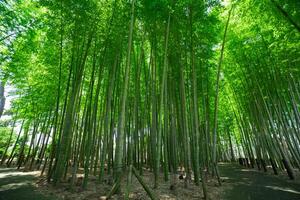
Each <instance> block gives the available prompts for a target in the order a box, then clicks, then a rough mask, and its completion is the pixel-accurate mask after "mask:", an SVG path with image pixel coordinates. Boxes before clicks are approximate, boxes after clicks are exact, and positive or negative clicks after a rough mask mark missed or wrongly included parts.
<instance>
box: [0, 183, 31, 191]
mask: <svg viewBox="0 0 300 200" xmlns="http://www.w3.org/2000/svg"><path fill="white" fill-rule="evenodd" d="M25 185H26V186H27V185H30V182H29V181H25V182H22V183H10V184H6V185H2V186H1V188H0V192H3V191H5V190H13V189H16V188H19V187H21V186H25Z"/></svg>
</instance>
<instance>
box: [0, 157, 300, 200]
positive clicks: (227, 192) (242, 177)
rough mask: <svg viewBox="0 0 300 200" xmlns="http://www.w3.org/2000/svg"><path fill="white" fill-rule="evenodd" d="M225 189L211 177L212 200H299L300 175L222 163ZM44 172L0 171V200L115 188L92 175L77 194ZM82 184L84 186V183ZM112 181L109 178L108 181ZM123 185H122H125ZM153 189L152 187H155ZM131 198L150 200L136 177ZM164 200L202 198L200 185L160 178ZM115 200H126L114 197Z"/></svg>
mask: <svg viewBox="0 0 300 200" xmlns="http://www.w3.org/2000/svg"><path fill="white" fill-rule="evenodd" d="M219 168H220V173H221V179H222V186H221V187H219V186H218V184H217V182H216V181H215V180H212V179H210V178H208V183H207V185H208V197H209V199H211V200H268V199H271V200H299V199H300V181H299V179H300V174H299V173H298V171H297V173H296V180H294V181H292V180H289V179H288V177H287V176H286V175H285V174H284V173H281V174H280V175H278V176H275V175H273V174H272V171H271V170H269V171H268V172H266V173H265V172H262V171H257V169H248V168H242V167H240V166H238V165H236V164H222V163H221V164H220V165H219ZM39 174H40V172H39V171H34V172H20V171H17V170H15V169H12V168H0V200H71V199H72V200H85V199H86V200H87V199H88V200H100V199H102V197H103V196H105V195H106V194H107V193H108V191H109V190H110V189H111V187H112V186H111V185H110V184H108V183H106V184H97V183H96V182H97V179H96V177H93V176H91V181H90V182H89V184H88V188H87V190H85V191H82V189H81V187H80V186H75V188H74V191H70V190H69V189H68V185H69V183H63V184H62V185H60V187H58V188H54V187H52V186H51V185H49V184H47V183H46V181H45V178H40V177H39ZM143 179H144V181H145V182H146V183H147V184H148V186H152V183H153V179H152V174H151V173H150V172H147V171H145V173H144V175H143ZM78 180H79V182H78V183H77V184H78V185H80V184H81V182H80V180H81V181H82V179H80V178H79V179H78ZM107 181H108V182H109V179H107ZM125 184H126V183H123V184H122V185H125ZM151 189H152V188H151ZM131 190H132V192H131V193H130V199H134V200H144V199H145V200H146V199H149V198H148V197H147V195H146V193H145V191H144V190H143V188H142V186H141V185H140V184H139V183H138V181H137V180H136V179H135V178H133V183H132V186H131ZM152 191H154V193H155V195H156V196H158V197H159V199H161V200H186V199H200V198H201V197H202V196H203V195H202V190H201V187H200V186H195V185H194V184H192V183H191V184H190V185H189V187H188V188H184V181H183V180H180V179H178V180H177V186H176V190H170V182H164V181H163V175H162V176H161V177H160V183H159V188H158V189H155V190H154V189H152ZM112 199H115V200H117V199H123V196H118V195H114V196H113V198H112Z"/></svg>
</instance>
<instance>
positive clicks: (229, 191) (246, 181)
mask: <svg viewBox="0 0 300 200" xmlns="http://www.w3.org/2000/svg"><path fill="white" fill-rule="evenodd" d="M220 172H221V177H222V178H223V179H224V184H223V186H224V190H223V194H222V195H221V196H222V199H223V200H269V199H270V200H300V182H299V179H300V177H299V175H298V176H297V177H296V180H289V178H288V177H287V176H286V175H285V174H282V175H278V176H276V175H273V174H272V171H271V170H269V171H268V172H262V171H258V170H257V169H248V168H242V167H240V166H239V165H233V164H221V165H220Z"/></svg>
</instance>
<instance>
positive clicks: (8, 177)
mask: <svg viewBox="0 0 300 200" xmlns="http://www.w3.org/2000/svg"><path fill="white" fill-rule="evenodd" d="M38 175H39V172H20V171H17V170H15V169H12V168H0V200H56V199H57V198H55V197H51V196H45V195H44V194H42V193H41V192H39V191H38V190H37V188H36V187H35V186H34V184H35V182H36V180H37V176H38Z"/></svg>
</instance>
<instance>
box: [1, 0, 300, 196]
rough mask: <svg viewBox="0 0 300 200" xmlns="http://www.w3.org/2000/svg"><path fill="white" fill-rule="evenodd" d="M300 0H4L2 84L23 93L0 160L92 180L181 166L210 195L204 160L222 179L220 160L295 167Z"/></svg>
mask: <svg viewBox="0 0 300 200" xmlns="http://www.w3.org/2000/svg"><path fill="white" fill-rule="evenodd" d="M299 10H300V3H299V2H296V1H293V0H288V1H285V3H282V2H281V1H277V0H263V1H250V0H245V1H241V2H240V1H237V2H234V1H232V2H229V1H228V2H227V1H225V2H220V1H218V0H209V1H206V0H204V1H196V0H182V1H177V0H155V1H154V0H152V1H151V0H140V1H138V0H131V1H124V0H111V1H101V0H99V1H93V0H92V1H87V0H80V1H74V0H66V1H63V0H55V1H48V0H39V1H32V0H25V1H13V0H5V1H2V2H1V3H0V12H1V18H0V21H1V24H0V29H1V32H0V52H1V54H0V62H1V63H0V64H1V81H2V82H1V86H2V87H4V86H3V85H5V84H6V85H11V86H13V87H14V88H16V92H15V93H16V96H17V97H16V98H15V99H13V101H12V103H11V104H12V105H11V109H10V110H9V111H7V113H8V114H10V115H12V119H11V121H10V122H8V123H7V124H8V125H7V126H8V127H9V128H8V130H7V131H6V132H8V135H9V137H7V139H6V141H5V144H4V145H3V146H4V147H3V150H1V151H2V152H1V164H2V165H6V166H9V167H10V166H16V167H17V168H21V167H25V168H26V169H29V170H34V169H40V170H42V173H43V174H44V173H45V174H46V175H47V178H48V181H49V182H51V183H53V184H54V185H59V183H60V182H61V181H62V180H64V179H68V178H71V181H70V186H71V187H73V186H74V184H75V181H76V174H77V173H78V171H79V169H83V173H84V179H83V182H82V187H83V188H86V187H87V185H88V182H89V175H91V174H92V175H96V176H97V177H98V180H99V182H102V181H103V180H104V177H105V176H107V175H108V176H111V177H113V179H114V182H116V183H118V182H119V181H120V179H121V177H123V176H125V175H124V173H125V172H127V171H128V169H129V173H131V171H133V172H134V173H135V174H139V175H142V174H143V171H144V170H150V171H151V172H153V176H154V182H153V186H154V188H157V187H159V181H158V178H159V176H160V175H161V173H162V174H163V176H164V179H165V180H166V181H167V180H169V179H171V180H172V182H173V181H174V182H173V184H174V185H175V182H176V178H172V177H174V176H176V174H178V169H183V170H184V174H185V185H186V187H188V185H189V184H193V183H192V180H193V182H194V184H196V185H201V186H200V187H199V189H201V190H203V194H204V196H206V185H205V177H206V176H207V174H212V175H213V176H214V177H216V178H217V180H218V181H219V184H221V181H220V174H219V172H218V166H217V163H218V162H219V161H230V160H231V161H234V160H236V159H237V158H241V159H240V163H241V164H244V165H247V166H248V167H254V166H257V167H258V168H259V169H262V170H265V171H266V170H267V167H266V166H267V165H271V166H272V169H273V171H274V173H275V174H278V171H281V170H286V171H287V174H288V176H289V177H290V178H291V179H294V174H293V170H294V169H295V168H298V169H299V168H300V137H299V136H300V59H299V58H300V28H299V27H300V24H299V21H300V13H299ZM2 93H3V92H2ZM2 96H3V94H2ZM1 126H2V127H3V125H1ZM242 158H243V159H242ZM137 172H138V173H137ZM139 175H138V176H139ZM200 183H201V184H200Z"/></svg>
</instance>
